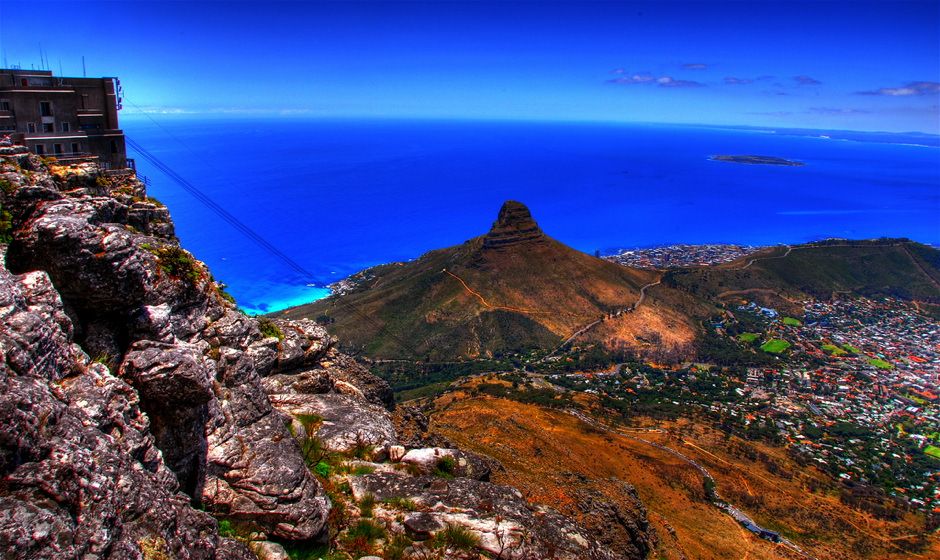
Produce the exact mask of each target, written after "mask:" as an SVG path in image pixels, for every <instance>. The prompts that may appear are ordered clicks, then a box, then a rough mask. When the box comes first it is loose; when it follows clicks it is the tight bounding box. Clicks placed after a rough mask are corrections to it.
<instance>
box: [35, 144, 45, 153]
mask: <svg viewBox="0 0 940 560" xmlns="http://www.w3.org/2000/svg"><path fill="white" fill-rule="evenodd" d="M36 153H37V154H38V155H44V154H45V153H46V147H45V146H43V145H42V144H36Z"/></svg>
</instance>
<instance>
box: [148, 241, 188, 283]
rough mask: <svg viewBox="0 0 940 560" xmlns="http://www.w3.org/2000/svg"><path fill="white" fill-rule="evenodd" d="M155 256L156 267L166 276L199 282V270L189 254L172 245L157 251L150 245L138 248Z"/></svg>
mask: <svg viewBox="0 0 940 560" xmlns="http://www.w3.org/2000/svg"><path fill="white" fill-rule="evenodd" d="M140 247H141V248H142V249H146V250H149V251H150V252H151V253H153V254H154V255H156V256H157V266H159V267H160V270H162V271H163V272H164V273H166V274H167V275H169V276H171V277H173V278H177V279H180V280H188V281H190V282H196V281H197V280H199V276H200V270H199V265H197V264H196V259H194V258H193V257H192V255H190V254H189V253H187V252H186V251H184V250H183V249H180V248H179V247H176V246H174V245H166V246H164V247H159V248H157V249H154V248H152V247H151V246H150V245H147V244H144V245H141V246H140Z"/></svg>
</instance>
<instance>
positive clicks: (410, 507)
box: [382, 496, 418, 511]
mask: <svg viewBox="0 0 940 560" xmlns="http://www.w3.org/2000/svg"><path fill="white" fill-rule="evenodd" d="M382 501H383V503H385V504H388V505H390V506H392V507H393V508H396V509H403V510H405V511H415V510H417V509H418V504H417V503H415V501H414V500H412V499H410V498H402V497H400V496H395V497H394V498H387V499H385V500H382Z"/></svg>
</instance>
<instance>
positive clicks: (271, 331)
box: [258, 318, 284, 341]
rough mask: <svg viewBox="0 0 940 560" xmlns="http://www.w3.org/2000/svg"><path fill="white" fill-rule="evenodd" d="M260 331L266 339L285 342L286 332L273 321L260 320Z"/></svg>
mask: <svg viewBox="0 0 940 560" xmlns="http://www.w3.org/2000/svg"><path fill="white" fill-rule="evenodd" d="M258 329H259V330H261V334H263V335H264V336H265V338H276V339H278V340H279V341H280V340H284V331H282V330H281V327H279V326H277V325H276V324H275V323H274V321H272V320H271V319H264V318H262V319H258Z"/></svg>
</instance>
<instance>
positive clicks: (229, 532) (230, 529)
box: [219, 519, 237, 539]
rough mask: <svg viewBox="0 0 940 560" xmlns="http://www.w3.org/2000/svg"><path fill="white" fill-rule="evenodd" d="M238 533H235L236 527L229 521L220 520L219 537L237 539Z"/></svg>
mask: <svg viewBox="0 0 940 560" xmlns="http://www.w3.org/2000/svg"><path fill="white" fill-rule="evenodd" d="M236 534H237V532H236V531H235V526H234V525H233V524H232V522H231V521H229V520H228V519H220V520H219V536H220V537H226V538H229V539H232V538H235V535H236Z"/></svg>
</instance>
